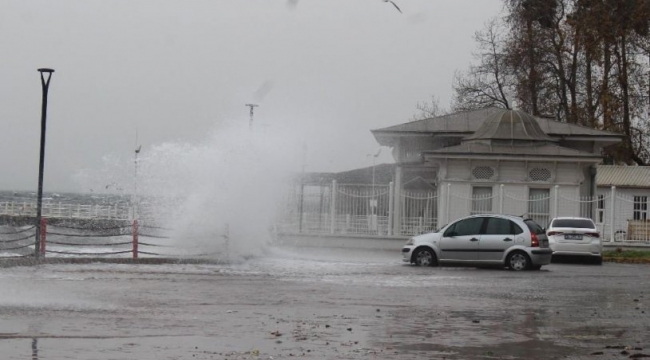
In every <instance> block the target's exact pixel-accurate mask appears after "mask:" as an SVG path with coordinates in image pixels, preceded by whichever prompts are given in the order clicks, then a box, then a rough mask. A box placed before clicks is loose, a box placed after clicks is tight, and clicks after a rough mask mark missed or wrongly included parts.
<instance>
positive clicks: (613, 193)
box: [609, 186, 616, 242]
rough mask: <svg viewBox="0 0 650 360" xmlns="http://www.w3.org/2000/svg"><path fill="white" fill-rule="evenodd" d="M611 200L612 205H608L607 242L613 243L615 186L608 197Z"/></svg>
mask: <svg viewBox="0 0 650 360" xmlns="http://www.w3.org/2000/svg"><path fill="white" fill-rule="evenodd" d="M610 196H611V198H612V203H611V205H610V209H609V211H610V214H609V241H610V242H614V221H616V215H615V214H614V211H615V209H616V206H615V204H616V186H612V194H611V195H610Z"/></svg>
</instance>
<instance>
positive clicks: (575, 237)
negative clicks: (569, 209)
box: [546, 217, 603, 264]
mask: <svg viewBox="0 0 650 360" xmlns="http://www.w3.org/2000/svg"><path fill="white" fill-rule="evenodd" d="M546 236H547V237H548V242H549V246H550V248H551V250H553V256H555V257H557V256H562V255H570V256H576V255H577V256H586V257H590V258H592V259H594V260H595V261H596V262H597V263H599V264H601V263H602V261H603V258H602V252H603V243H602V239H601V236H600V231H598V228H597V227H596V224H594V222H593V221H592V220H591V219H589V218H580V217H558V218H554V219H553V220H551V222H550V225H549V227H548V230H547V231H546Z"/></svg>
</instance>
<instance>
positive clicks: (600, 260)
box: [594, 256, 603, 265]
mask: <svg viewBox="0 0 650 360" xmlns="http://www.w3.org/2000/svg"><path fill="white" fill-rule="evenodd" d="M594 264H596V265H602V264H603V258H602V257H601V256H599V257H597V258H596V260H595V261H594Z"/></svg>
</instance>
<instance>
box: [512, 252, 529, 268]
mask: <svg viewBox="0 0 650 360" xmlns="http://www.w3.org/2000/svg"><path fill="white" fill-rule="evenodd" d="M506 265H507V266H508V268H509V269H510V270H513V271H521V270H528V269H530V266H531V263H530V259H529V258H528V255H526V253H524V252H522V251H513V252H511V253H510V255H508V259H506Z"/></svg>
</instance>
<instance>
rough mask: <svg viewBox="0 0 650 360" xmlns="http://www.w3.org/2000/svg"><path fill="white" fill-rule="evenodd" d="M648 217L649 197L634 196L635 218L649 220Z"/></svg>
mask: <svg viewBox="0 0 650 360" xmlns="http://www.w3.org/2000/svg"><path fill="white" fill-rule="evenodd" d="M647 219H648V197H647V196H635V197H634V220H647Z"/></svg>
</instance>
